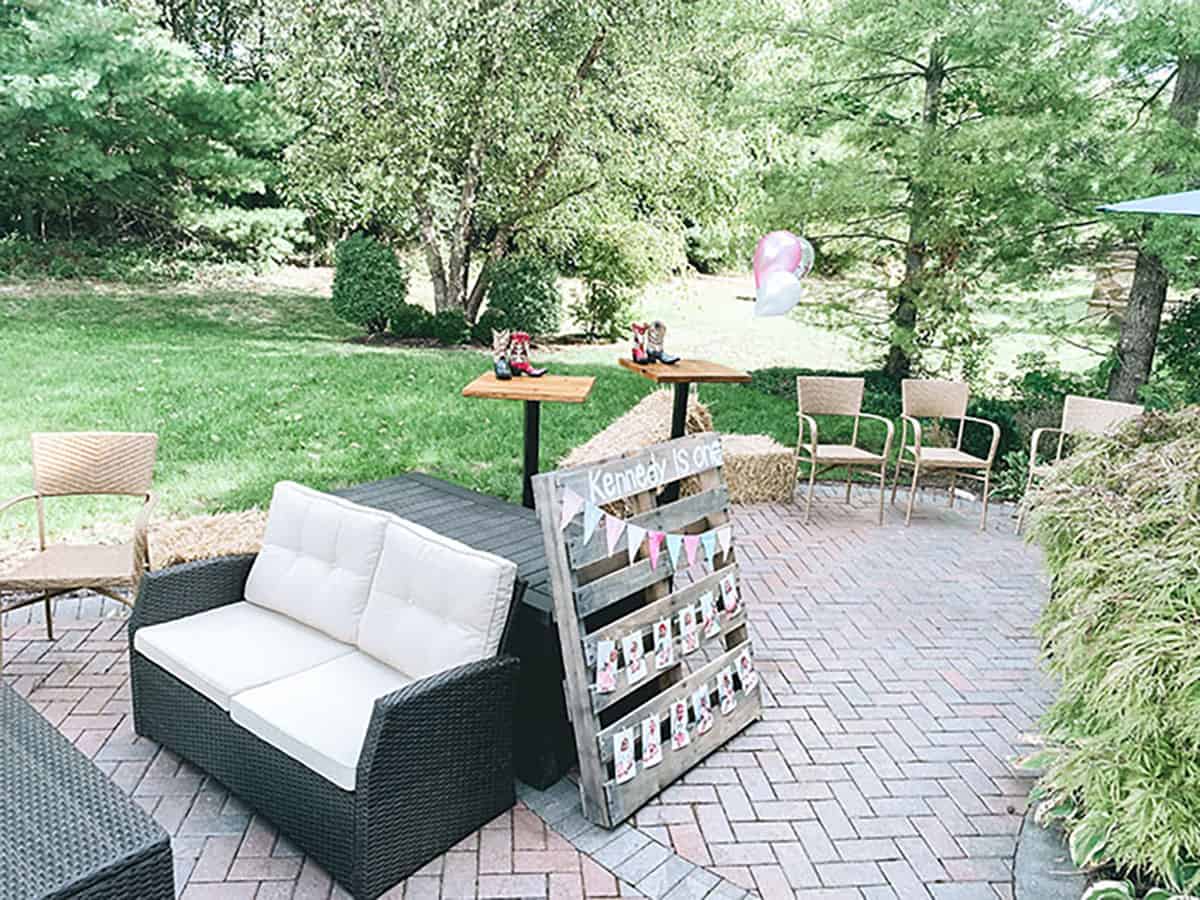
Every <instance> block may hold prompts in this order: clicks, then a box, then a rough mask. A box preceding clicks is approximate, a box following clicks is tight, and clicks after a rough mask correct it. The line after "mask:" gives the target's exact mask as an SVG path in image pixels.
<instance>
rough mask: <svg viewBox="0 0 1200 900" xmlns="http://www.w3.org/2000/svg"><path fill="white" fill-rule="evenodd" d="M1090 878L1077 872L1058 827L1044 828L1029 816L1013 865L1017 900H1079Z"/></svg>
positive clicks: (1026, 815) (1019, 834) (1022, 825)
mask: <svg viewBox="0 0 1200 900" xmlns="http://www.w3.org/2000/svg"><path fill="white" fill-rule="evenodd" d="M1086 887H1087V877H1086V876H1085V875H1084V874H1083V873H1082V872H1080V871H1079V870H1078V869H1076V868H1075V866H1074V864H1073V863H1072V862H1071V858H1070V856H1069V855H1068V853H1067V845H1066V841H1064V840H1063V835H1062V831H1061V830H1059V829H1058V828H1057V827H1054V828H1043V827H1042V826H1041V825H1039V824H1038V823H1037V822H1035V821H1034V820H1033V810H1032V809H1030V810H1029V811H1028V812H1026V813H1025V819H1024V820H1023V821H1022V822H1021V831H1020V832H1019V833H1018V834H1017V855H1016V862H1015V863H1014V865H1013V896H1014V898H1015V900H1079V898H1080V896H1082V894H1083V891H1084V888H1086Z"/></svg>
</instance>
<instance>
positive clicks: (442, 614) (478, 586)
mask: <svg viewBox="0 0 1200 900" xmlns="http://www.w3.org/2000/svg"><path fill="white" fill-rule="evenodd" d="M516 577H517V566H516V563H512V562H509V561H508V560H507V559H502V558H501V557H499V556H493V555H492V554H491V553H484V552H482V551H480V550H473V549H472V548H470V547H467V546H465V545H464V544H460V543H458V542H457V541H453V540H450V539H449V538H446V537H443V536H442V535H440V534H436V533H434V532H432V531H430V530H429V529H427V528H422V527H421V526H419V525H414V524H413V523H412V522H408V521H405V520H404V519H400V518H393V519H392V521H391V523H389V525H388V527H387V536H386V537H385V538H384V543H383V556H382V558H381V559H380V560H379V569H378V570H377V572H376V574H375V584H374V585H373V586H372V588H371V596H370V599H369V600H368V601H367V610H366V612H365V613H363V617H362V624H361V625H360V627H359V630H358V646H359V647H360V648H361V649H362V650H363V651H364V652H366V653H369V654H371V656H374V657H375V658H376V659H378V660H380V661H381V662H385V663H387V664H388V665H390V666H392V667H393V668H396V669H399V670H400V671H401V672H403V673H404V674H405V675H407V676H409V677H410V678H414V679H416V678H424V677H426V676H427V675H432V674H434V673H435V672H442V671H445V670H446V669H452V668H454V667H455V666H459V665H462V664H464V663H469V662H474V661H476V660H480V659H486V658H488V657H491V656H495V655H496V653H497V652H498V651H499V649H500V638H501V635H502V633H503V631H504V623H505V621H506V619H507V617H508V610H509V607H510V605H511V604H512V595H513V583H514V581H515V580H516Z"/></svg>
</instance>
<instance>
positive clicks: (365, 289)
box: [333, 234, 408, 334]
mask: <svg viewBox="0 0 1200 900" xmlns="http://www.w3.org/2000/svg"><path fill="white" fill-rule="evenodd" d="M407 294H408V271H407V269H405V268H404V266H402V265H401V263H400V261H399V260H398V259H397V258H396V254H395V253H394V252H393V251H392V249H391V248H390V247H388V246H386V245H385V244H383V243H381V242H379V241H377V240H375V239H374V238H372V237H368V236H366V235H362V234H356V235H353V236H351V237H348V238H346V240H344V241H342V242H341V243H340V244H338V246H337V250H336V252H335V269H334V275H333V311H334V312H335V313H337V315H338V316H339V317H340V318H342V319H345V320H346V321H347V322H352V323H354V324H355V325H361V326H362V327H363V328H365V329H366V330H367V333H368V334H379V333H380V332H382V331H384V330H385V329H386V328H387V327H388V322H389V321H390V320H391V319H392V317H393V316H395V315H397V313H399V312H400V311H401V310H402V309H403V307H404V306H405V303H404V298H405V297H406V296H407Z"/></svg>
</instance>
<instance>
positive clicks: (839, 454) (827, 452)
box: [817, 444, 883, 463]
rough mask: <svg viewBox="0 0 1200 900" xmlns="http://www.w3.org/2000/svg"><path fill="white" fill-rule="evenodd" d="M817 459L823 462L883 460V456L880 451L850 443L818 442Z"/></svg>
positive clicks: (871, 461)
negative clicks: (874, 451)
mask: <svg viewBox="0 0 1200 900" xmlns="http://www.w3.org/2000/svg"><path fill="white" fill-rule="evenodd" d="M817 459H818V460H820V461H821V462H861V463H880V462H883V457H882V456H880V455H879V454H878V453H872V452H870V451H869V450H863V449H862V448H861V447H854V446H852V445H850V444H817Z"/></svg>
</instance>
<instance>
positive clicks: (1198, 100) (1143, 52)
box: [1108, 0, 1200, 403]
mask: <svg viewBox="0 0 1200 900" xmlns="http://www.w3.org/2000/svg"><path fill="white" fill-rule="evenodd" d="M1122 12H1124V13H1125V15H1126V16H1127V18H1126V19H1125V20H1124V21H1122V22H1120V23H1119V25H1118V29H1117V31H1118V34H1117V39H1118V41H1120V44H1121V47H1120V52H1119V54H1118V55H1117V58H1116V63H1117V66H1116V68H1117V72H1116V77H1117V78H1118V79H1119V80H1124V81H1126V82H1132V83H1133V84H1134V85H1135V86H1136V89H1137V90H1140V91H1141V92H1142V94H1143V95H1144V98H1145V99H1144V100H1143V101H1142V102H1141V103H1140V105H1139V106H1138V109H1137V117H1136V119H1135V122H1134V124H1135V125H1137V124H1138V121H1139V120H1141V121H1144V123H1145V124H1144V125H1143V127H1140V128H1136V129H1129V130H1127V131H1126V132H1125V140H1124V144H1125V147H1126V149H1127V152H1126V153H1125V154H1124V158H1123V159H1121V165H1120V168H1119V169H1118V171H1122V172H1148V173H1150V177H1149V178H1139V179H1120V180H1118V182H1117V184H1118V185H1119V186H1120V187H1121V188H1122V189H1124V190H1126V191H1128V194H1127V195H1126V196H1128V197H1132V196H1135V195H1138V196H1140V195H1142V194H1146V193H1150V194H1158V193H1166V192H1169V191H1172V190H1185V189H1188V188H1194V187H1196V173H1197V171H1200V134H1198V133H1197V131H1196V123H1197V118H1198V116H1200V6H1198V5H1197V4H1195V3H1190V2H1179V0H1137V2H1129V3H1127V4H1125V6H1124V7H1123V9H1122ZM1168 92H1169V93H1170V101H1169V102H1167V103H1164V101H1163V98H1164V97H1165V96H1166V95H1167V94H1168ZM1125 237H1126V238H1127V239H1128V240H1129V241H1130V242H1131V243H1133V244H1134V245H1135V246H1136V247H1137V262H1136V265H1135V268H1134V273H1133V284H1132V285H1131V286H1130V290H1129V300H1128V303H1127V304H1126V308H1125V313H1124V315H1123V316H1122V319H1121V332H1120V337H1119V339H1118V341H1117V350H1116V365H1115V366H1114V367H1113V369H1112V371H1111V373H1110V375H1109V380H1108V396H1109V397H1110V398H1111V399H1113V400H1121V401H1124V402H1127V403H1132V402H1136V401H1137V399H1138V392H1139V391H1140V389H1141V388H1142V386H1143V385H1144V384H1146V383H1147V381H1149V379H1150V373H1151V369H1152V367H1153V365H1154V353H1155V348H1156V345H1157V343H1158V332H1159V326H1160V324H1161V322H1162V314H1163V308H1164V306H1165V305H1166V299H1167V287H1168V285H1169V283H1170V281H1171V276H1172V273H1174V274H1175V275H1176V276H1186V275H1189V274H1190V275H1191V276H1192V278H1193V281H1192V284H1195V283H1196V280H1195V277H1196V275H1197V274H1200V273H1198V272H1197V269H1198V268H1200V267H1198V266H1197V265H1196V257H1197V255H1198V254H1197V252H1196V247H1197V240H1198V239H1200V235H1198V234H1197V230H1196V228H1195V227H1194V225H1192V224H1190V223H1179V222H1168V221H1145V220H1143V219H1142V218H1141V217H1138V220H1137V221H1136V222H1135V223H1134V224H1133V225H1130V226H1125Z"/></svg>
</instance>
